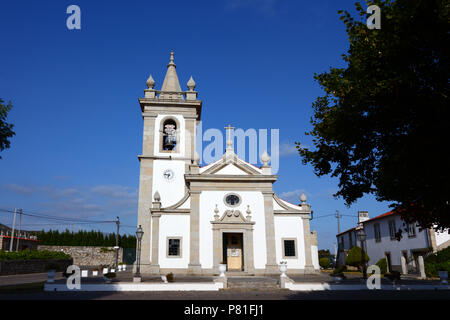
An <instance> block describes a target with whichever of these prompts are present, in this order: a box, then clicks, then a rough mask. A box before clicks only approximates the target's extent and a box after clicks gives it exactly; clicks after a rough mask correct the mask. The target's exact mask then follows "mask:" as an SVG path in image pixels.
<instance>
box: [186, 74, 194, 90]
mask: <svg viewBox="0 0 450 320" xmlns="http://www.w3.org/2000/svg"><path fill="white" fill-rule="evenodd" d="M195 85H196V83H195V81H194V79H193V78H192V76H191V78H190V79H189V81H188V83H187V86H188V88H189V91H194V89H195Z"/></svg>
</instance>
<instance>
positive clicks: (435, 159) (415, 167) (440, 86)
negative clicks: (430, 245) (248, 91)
mask: <svg viewBox="0 0 450 320" xmlns="http://www.w3.org/2000/svg"><path fill="white" fill-rule="evenodd" d="M373 3H374V4H376V5H378V6H379V7H380V9H381V29H372V30H371V29H369V28H368V27H367V25H366V18H367V17H368V16H369V14H367V13H366V9H365V8H363V7H362V6H361V4H359V3H356V10H357V12H358V13H359V15H358V14H357V15H356V17H353V16H351V14H350V13H348V12H347V11H340V12H338V13H339V14H340V15H341V19H342V20H343V22H344V24H345V26H346V32H347V34H348V39H349V50H348V52H347V54H344V55H342V57H343V60H344V63H345V67H343V68H334V67H332V68H330V70H329V71H328V72H323V73H320V74H315V76H314V78H315V79H316V80H317V81H318V83H319V84H320V86H321V87H322V88H323V90H324V92H325V93H324V95H323V96H320V97H318V98H317V99H316V101H315V102H314V103H313V109H314V115H313V117H312V119H311V123H312V125H313V129H312V130H311V131H310V132H307V133H306V134H307V135H310V136H312V138H313V144H314V146H315V148H314V149H311V150H310V149H308V148H307V147H303V146H302V145H301V143H300V142H297V143H296V144H297V148H298V149H299V153H300V155H301V157H302V162H303V163H304V164H307V163H310V164H311V165H312V166H313V168H314V171H315V173H316V175H318V176H323V175H331V176H332V177H337V178H338V179H339V189H338V191H337V193H336V194H335V195H334V196H335V197H342V198H343V199H344V200H345V202H346V204H347V205H348V206H349V205H350V204H352V203H354V202H355V201H356V200H357V199H359V198H361V197H362V196H363V195H364V194H374V195H375V196H376V198H377V200H379V201H390V202H392V203H393V204H392V207H394V209H396V210H398V212H400V214H401V215H402V218H403V219H405V220H407V221H411V222H412V221H417V222H418V223H419V224H420V225H421V226H422V227H424V228H425V227H432V226H433V224H435V223H436V224H437V227H438V228H441V229H442V228H445V227H449V226H450V203H449V199H448V195H449V194H450V170H449V169H450V168H449V163H450V162H449V161H448V156H447V149H448V148H447V147H446V146H447V145H448V138H447V137H448V119H449V116H450V108H449V106H448V97H449V74H450V64H449V59H450V52H449V48H450V46H448V45H445V43H449V34H450V33H449V26H450V24H449V23H448V21H449V20H450V16H449V10H450V1H449V0H415V1H411V0H396V1H393V0H379V1H372V2H370V3H369V2H368V3H367V5H369V4H373Z"/></svg>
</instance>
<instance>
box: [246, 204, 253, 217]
mask: <svg viewBox="0 0 450 320" xmlns="http://www.w3.org/2000/svg"><path fill="white" fill-rule="evenodd" d="M245 212H246V213H247V216H246V218H247V220H250V219H251V218H252V216H251V214H252V211H251V210H250V205H247V210H246V211H245Z"/></svg>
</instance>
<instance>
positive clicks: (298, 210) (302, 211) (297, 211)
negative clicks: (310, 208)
mask: <svg viewBox="0 0 450 320" xmlns="http://www.w3.org/2000/svg"><path fill="white" fill-rule="evenodd" d="M273 199H274V200H275V202H276V203H277V204H278V205H279V206H280V207H282V208H283V209H285V210H286V211H288V212H293V213H309V212H306V211H305V210H302V209H300V207H299V209H294V208H291V207H288V206H287V205H285V204H284V203H283V202H282V201H281V199H280V198H278V196H277V195H276V194H275V193H274V194H273ZM277 211H279V210H277Z"/></svg>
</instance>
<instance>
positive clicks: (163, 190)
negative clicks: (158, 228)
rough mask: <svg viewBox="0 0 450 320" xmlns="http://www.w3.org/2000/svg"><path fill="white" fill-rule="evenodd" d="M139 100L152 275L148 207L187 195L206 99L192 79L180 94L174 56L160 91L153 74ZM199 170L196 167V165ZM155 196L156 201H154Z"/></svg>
mask: <svg viewBox="0 0 450 320" xmlns="http://www.w3.org/2000/svg"><path fill="white" fill-rule="evenodd" d="M146 84H147V89H145V90H144V98H139V104H140V106H141V111H142V117H143V120H144V130H143V145H142V154H141V155H139V156H138V158H139V162H140V175H139V202H138V225H141V226H142V228H143V231H144V236H143V238H142V243H141V245H142V252H141V263H142V270H143V271H144V272H145V271H146V270H147V271H149V268H150V263H151V264H152V266H153V265H157V261H152V260H151V246H150V241H151V233H152V228H151V224H152V221H151V220H152V219H151V216H150V208H151V207H152V202H153V201H154V199H155V198H158V202H160V205H161V207H163V208H164V207H168V206H171V205H174V204H175V203H177V202H178V201H179V200H181V199H182V198H183V196H184V195H185V194H186V191H187V187H186V183H185V180H184V175H185V174H187V173H189V172H190V170H191V165H192V164H194V162H195V161H197V160H196V159H195V158H196V157H195V136H196V124H197V122H198V121H200V116H201V110H202V101H201V100H198V99H197V95H198V93H197V91H195V90H194V89H195V86H196V84H195V81H194V79H193V78H192V77H190V79H189V81H188V82H187V87H188V90H187V91H182V90H181V86H180V82H179V80H178V75H177V72H176V65H175V62H174V53H173V51H172V52H171V53H170V61H169V64H168V65H167V72H166V76H165V78H164V82H163V84H162V87H161V90H156V89H155V84H156V83H155V80H154V79H153V77H152V76H151V75H150V77H149V78H148V80H147V82H146ZM193 167H195V166H193ZM155 196H156V197H155Z"/></svg>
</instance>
